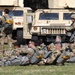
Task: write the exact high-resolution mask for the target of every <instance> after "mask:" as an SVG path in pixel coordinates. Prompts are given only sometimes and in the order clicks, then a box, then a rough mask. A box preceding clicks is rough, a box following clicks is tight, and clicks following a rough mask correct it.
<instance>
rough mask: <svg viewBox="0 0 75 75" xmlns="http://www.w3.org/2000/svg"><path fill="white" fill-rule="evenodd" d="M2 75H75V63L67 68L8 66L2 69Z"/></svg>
mask: <svg viewBox="0 0 75 75" xmlns="http://www.w3.org/2000/svg"><path fill="white" fill-rule="evenodd" d="M0 75H75V63H69V64H66V65H65V66H54V65H48V66H37V65H30V66H7V67H0Z"/></svg>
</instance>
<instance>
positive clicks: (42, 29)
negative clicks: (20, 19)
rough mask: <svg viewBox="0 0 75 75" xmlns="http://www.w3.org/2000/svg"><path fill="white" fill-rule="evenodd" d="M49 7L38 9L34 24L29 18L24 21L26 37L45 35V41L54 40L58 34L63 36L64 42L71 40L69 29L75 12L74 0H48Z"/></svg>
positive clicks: (34, 15) (32, 37) (33, 37)
mask: <svg viewBox="0 0 75 75" xmlns="http://www.w3.org/2000/svg"><path fill="white" fill-rule="evenodd" d="M48 1H49V2H48V3H49V9H37V10H36V11H35V13H34V14H27V18H28V16H32V17H33V18H31V19H32V24H31V23H29V20H28V22H27V24H28V25H27V24H26V22H24V34H23V37H24V38H25V39H35V40H37V39H39V38H41V37H43V40H44V41H45V42H54V41H55V38H56V36H57V35H59V36H61V38H62V42H69V39H70V37H69V36H68V34H67V29H69V28H71V24H72V21H71V15H72V14H74V13H75V11H74V10H73V9H71V8H72V7H73V8H74V4H73V2H74V0H72V2H71V1H69V0H57V1H56V0H48Z"/></svg>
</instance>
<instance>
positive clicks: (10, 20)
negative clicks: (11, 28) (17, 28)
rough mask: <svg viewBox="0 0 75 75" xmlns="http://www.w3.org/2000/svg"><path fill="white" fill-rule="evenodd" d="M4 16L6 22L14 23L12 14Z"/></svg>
mask: <svg viewBox="0 0 75 75" xmlns="http://www.w3.org/2000/svg"><path fill="white" fill-rule="evenodd" d="M3 17H4V19H5V22H6V24H8V25H11V24H13V19H12V17H11V16H9V17H5V16H3Z"/></svg>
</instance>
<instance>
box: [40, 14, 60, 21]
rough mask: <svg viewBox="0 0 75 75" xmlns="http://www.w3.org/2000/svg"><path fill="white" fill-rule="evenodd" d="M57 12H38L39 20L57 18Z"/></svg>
mask: <svg viewBox="0 0 75 75" xmlns="http://www.w3.org/2000/svg"><path fill="white" fill-rule="evenodd" d="M58 19H59V13H40V16H39V20H58Z"/></svg>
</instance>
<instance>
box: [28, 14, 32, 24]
mask: <svg viewBox="0 0 75 75" xmlns="http://www.w3.org/2000/svg"><path fill="white" fill-rule="evenodd" d="M32 22H33V16H31V15H27V23H28V24H31V23H32Z"/></svg>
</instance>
